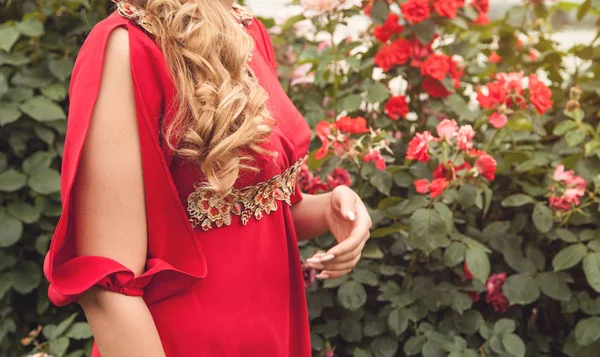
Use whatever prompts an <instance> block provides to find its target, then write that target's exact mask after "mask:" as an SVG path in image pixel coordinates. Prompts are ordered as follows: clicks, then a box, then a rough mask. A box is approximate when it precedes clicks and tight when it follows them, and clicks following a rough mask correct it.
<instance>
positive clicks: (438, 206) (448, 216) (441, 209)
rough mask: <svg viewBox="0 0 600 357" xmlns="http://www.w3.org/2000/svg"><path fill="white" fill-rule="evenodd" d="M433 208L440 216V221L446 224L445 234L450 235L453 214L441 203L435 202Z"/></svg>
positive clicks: (452, 228)
mask: <svg viewBox="0 0 600 357" xmlns="http://www.w3.org/2000/svg"><path fill="white" fill-rule="evenodd" d="M433 208H434V209H435V210H436V211H438V213H439V214H440V216H442V219H444V222H445V223H446V232H448V233H452V231H454V214H453V213H452V211H451V210H450V208H448V206H446V205H445V204H443V203H441V202H436V203H435V205H433Z"/></svg>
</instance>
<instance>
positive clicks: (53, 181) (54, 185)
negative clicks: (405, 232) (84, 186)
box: [28, 168, 60, 195]
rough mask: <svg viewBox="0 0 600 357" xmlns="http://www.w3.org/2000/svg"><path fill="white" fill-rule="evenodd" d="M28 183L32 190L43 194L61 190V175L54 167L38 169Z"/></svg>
mask: <svg viewBox="0 0 600 357" xmlns="http://www.w3.org/2000/svg"><path fill="white" fill-rule="evenodd" d="M28 183H29V187H31V189H32V190H34V191H35V192H38V193H41V194H43V195H47V194H50V193H54V192H58V191H60V175H59V173H58V172H56V171H55V170H53V169H49V168H48V169H39V170H36V171H35V172H34V173H33V174H32V175H31V176H30V177H29V181H28Z"/></svg>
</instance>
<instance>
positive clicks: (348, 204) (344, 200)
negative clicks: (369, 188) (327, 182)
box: [332, 186, 356, 221]
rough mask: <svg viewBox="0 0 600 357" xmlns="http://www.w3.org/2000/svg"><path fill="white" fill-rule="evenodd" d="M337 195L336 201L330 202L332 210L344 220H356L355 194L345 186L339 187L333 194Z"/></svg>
mask: <svg viewBox="0 0 600 357" xmlns="http://www.w3.org/2000/svg"><path fill="white" fill-rule="evenodd" d="M334 194H335V195H337V197H336V199H334V200H332V204H333V205H334V207H333V208H334V209H335V210H336V211H338V213H339V214H340V216H341V217H343V218H344V219H346V220H349V221H354V220H356V207H355V205H356V194H355V193H354V191H352V190H351V189H349V188H348V187H345V186H340V188H339V189H337V190H336V191H335V192H334Z"/></svg>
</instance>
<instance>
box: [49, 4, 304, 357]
mask: <svg viewBox="0 0 600 357" xmlns="http://www.w3.org/2000/svg"><path fill="white" fill-rule="evenodd" d="M117 27H123V28H125V29H127V30H128V32H129V41H130V54H131V58H130V61H131V68H132V77H133V82H134V90H135V99H136V110H137V117H138V127H139V135H140V145H141V148H142V164H143V174H144V183H145V197H146V212H147V226H148V258H147V264H146V272H145V273H144V274H143V275H141V276H138V277H134V275H133V273H132V272H131V271H130V270H129V269H127V268H126V267H124V266H123V265H121V264H120V263H119V262H117V261H114V260H111V259H109V258H106V257H100V256H77V255H76V249H75V243H74V242H75V240H74V237H73V236H72V234H73V233H72V232H73V230H72V227H71V226H72V219H71V214H72V209H71V189H72V187H73V182H74V180H75V177H76V173H77V166H78V163H79V159H80V155H81V149H82V147H83V144H84V141H85V136H86V133H87V129H88V127H89V124H90V119H91V115H92V110H93V107H94V103H95V101H96V97H97V95H98V90H99V85H100V77H101V74H102V73H101V72H102V62H103V56H104V49H105V46H106V42H107V39H108V37H109V34H110V33H111V31H112V30H114V29H115V28H117ZM246 31H248V32H249V33H250V34H251V36H252V37H253V38H254V40H255V43H256V46H255V50H254V53H253V56H252V60H251V63H250V65H251V67H252V68H253V70H254V72H255V74H256V76H257V77H258V80H259V82H260V83H261V85H262V86H263V87H264V88H265V89H266V90H267V92H268V94H269V102H268V103H267V104H268V107H269V110H270V112H271V113H272V115H273V117H274V118H275V119H276V120H277V124H276V125H275V127H274V128H273V132H272V134H271V137H270V140H269V142H268V143H267V144H266V145H268V148H269V149H270V150H273V151H276V152H277V154H278V155H276V156H275V157H258V158H257V160H256V165H257V166H258V167H259V168H260V171H259V172H258V173H246V174H242V175H241V176H240V178H239V179H238V182H237V183H236V185H235V188H236V189H235V190H234V191H233V192H232V194H231V195H230V196H228V198H227V199H226V200H218V201H215V200H214V199H212V200H211V192H208V191H202V190H200V189H198V188H196V186H195V185H194V184H195V183H197V182H199V180H201V179H202V175H201V172H199V170H198V169H196V168H195V167H194V166H193V165H190V164H189V163H186V162H182V161H181V160H179V159H178V158H174V157H173V155H171V154H170V152H169V150H167V148H166V145H165V143H164V140H163V139H162V136H161V135H160V129H159V128H160V127H161V126H162V124H163V123H164V121H167V120H169V118H170V117H171V118H172V112H173V110H172V108H173V106H174V101H175V99H176V98H175V93H176V92H175V88H174V85H173V82H172V81H171V79H170V76H169V73H168V69H167V64H166V62H165V59H164V57H163V55H162V53H161V51H160V49H159V47H158V46H157V45H156V44H155V43H154V42H153V40H152V37H151V36H150V35H149V34H148V33H147V32H146V31H144V29H142V28H141V27H139V26H138V25H136V24H135V23H134V22H133V21H131V20H129V19H128V18H126V17H123V16H121V15H119V13H117V12H115V13H113V14H112V15H111V16H110V17H108V18H107V19H105V20H104V21H102V22H100V23H99V24H98V25H96V27H95V28H94V29H93V31H92V32H91V33H90V35H89V37H88V38H87V40H86V42H85V44H84V45H83V47H82V49H81V52H80V53H79V56H78V59H77V62H76V65H75V69H74V71H73V76H72V79H71V88H70V101H71V107H70V110H69V121H68V130H67V138H66V142H65V150H64V158H63V168H62V183H61V192H62V200H63V213H62V216H61V219H60V222H59V224H58V226H57V228H56V232H55V234H54V237H53V239H52V243H51V247H50V250H49V252H48V254H47V256H46V260H45V263H44V273H45V275H46V277H47V279H48V280H49V282H50V288H49V297H50V300H51V301H52V302H53V303H54V304H56V305H59V306H62V305H65V304H68V303H70V302H73V301H75V300H76V298H77V297H78V296H79V295H80V294H82V293H83V292H84V291H85V290H87V289H89V288H90V287H92V286H94V285H99V286H102V287H103V288H105V289H109V290H111V291H114V292H118V293H122V294H126V295H133V296H143V298H144V300H145V301H146V303H147V305H148V307H149V309H150V312H151V314H152V316H153V318H154V321H155V322H156V327H157V329H158V332H159V334H160V338H161V341H162V344H163V346H164V350H165V352H166V355H167V357H188V356H194V357H196V356H199V357H259V356H260V357H284V356H285V357H306V356H310V354H311V352H310V337H309V325H308V315H307V308H306V300H305V294H304V285H303V277H302V271H301V262H300V257H299V253H298V248H297V241H296V235H295V231H294V226H293V223H292V217H291V211H290V206H291V205H293V204H295V203H296V202H298V201H299V200H300V199H301V198H302V197H301V194H300V192H299V191H298V188H297V185H296V175H297V173H298V168H299V165H298V162H299V160H301V159H302V158H303V157H304V155H305V154H306V152H307V149H308V144H309V140H310V136H311V133H310V130H309V128H308V126H307V124H306V122H305V121H304V119H303V118H302V116H301V115H300V113H299V112H298V111H297V110H296V108H295V107H294V106H293V104H292V103H291V101H290V100H289V99H288V97H287V96H286V94H285V92H284V90H283V89H282V87H281V86H280V84H279V81H278V79H277V76H276V73H275V61H274V56H273V48H272V44H271V42H270V39H269V36H268V34H267V32H266V30H265V28H264V26H263V25H262V24H261V23H260V22H259V21H258V20H256V19H254V20H253V21H251V23H250V24H248V25H247V27H246ZM123 60H126V59H123ZM92 356H93V357H98V356H100V354H99V352H98V350H97V348H96V346H94V351H93V353H92Z"/></svg>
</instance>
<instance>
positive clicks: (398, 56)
mask: <svg viewBox="0 0 600 357" xmlns="http://www.w3.org/2000/svg"><path fill="white" fill-rule="evenodd" d="M410 53H411V44H410V42H409V41H408V40H406V39H404V38H399V39H397V40H396V41H394V42H392V44H391V45H389V46H385V47H383V48H382V49H381V50H380V51H379V52H378V53H377V54H376V55H375V64H376V65H377V66H378V67H379V68H381V69H383V70H384V72H387V71H389V70H390V69H392V67H394V66H396V65H403V64H406V63H407V62H408V59H409V58H410Z"/></svg>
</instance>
